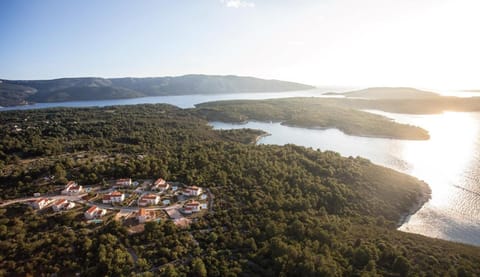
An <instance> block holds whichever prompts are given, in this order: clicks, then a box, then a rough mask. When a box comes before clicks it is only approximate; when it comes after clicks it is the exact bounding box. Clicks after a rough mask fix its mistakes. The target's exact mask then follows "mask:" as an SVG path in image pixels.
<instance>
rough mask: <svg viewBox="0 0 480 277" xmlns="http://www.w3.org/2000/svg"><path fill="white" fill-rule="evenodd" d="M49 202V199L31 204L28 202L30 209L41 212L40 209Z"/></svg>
mask: <svg viewBox="0 0 480 277" xmlns="http://www.w3.org/2000/svg"><path fill="white" fill-rule="evenodd" d="M51 202H52V201H51V200H50V199H47V198H40V199H36V200H33V201H32V202H30V204H31V205H32V207H33V208H34V209H35V210H41V209H43V208H45V207H46V206H47V205H48V204H50V203H51Z"/></svg>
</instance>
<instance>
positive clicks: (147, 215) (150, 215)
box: [137, 208, 155, 223]
mask: <svg viewBox="0 0 480 277" xmlns="http://www.w3.org/2000/svg"><path fill="white" fill-rule="evenodd" d="M154 218H155V211H148V210H146V209H144V208H141V209H140V210H138V214H137V219H138V222H139V223H145V222H147V221H150V220H152V219H154Z"/></svg>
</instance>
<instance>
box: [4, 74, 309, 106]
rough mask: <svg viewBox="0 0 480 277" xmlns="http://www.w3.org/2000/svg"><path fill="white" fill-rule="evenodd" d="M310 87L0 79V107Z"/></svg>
mask: <svg viewBox="0 0 480 277" xmlns="http://www.w3.org/2000/svg"><path fill="white" fill-rule="evenodd" d="M313 88H314V87H313V86H310V85H305V84H300V83H294V82H286V81H279V80H265V79H259V78H254V77H242V76H232V75H228V76H218V75H184V76H178V77H149V78H111V79H106V78H94V77H87V78H61V79H53V80H0V106H17V105H27V104H32V103H35V102H44V103H45V102H65V101H87V100H109V99H122V98H138V97H148V96H166V95H189V94H226V93H248V92H250V93H251V92H253V93H255V92H280V91H294V90H307V89H313Z"/></svg>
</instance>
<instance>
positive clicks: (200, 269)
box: [191, 258, 207, 277]
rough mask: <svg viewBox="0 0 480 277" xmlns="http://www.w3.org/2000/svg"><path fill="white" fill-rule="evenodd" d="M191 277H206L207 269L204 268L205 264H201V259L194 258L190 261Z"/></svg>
mask: <svg viewBox="0 0 480 277" xmlns="http://www.w3.org/2000/svg"><path fill="white" fill-rule="evenodd" d="M191 273H192V276H195V277H206V276H207V269H206V268H205V264H204V263H203V261H202V259H200V258H195V259H193V260H192V271H191Z"/></svg>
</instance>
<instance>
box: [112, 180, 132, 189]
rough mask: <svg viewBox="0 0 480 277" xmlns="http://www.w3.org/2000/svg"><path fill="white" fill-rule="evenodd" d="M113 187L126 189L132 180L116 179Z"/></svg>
mask: <svg viewBox="0 0 480 277" xmlns="http://www.w3.org/2000/svg"><path fill="white" fill-rule="evenodd" d="M115 185H116V186H118V187H128V186H131V185H132V179H130V178H125V179H118V180H116V181H115Z"/></svg>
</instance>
